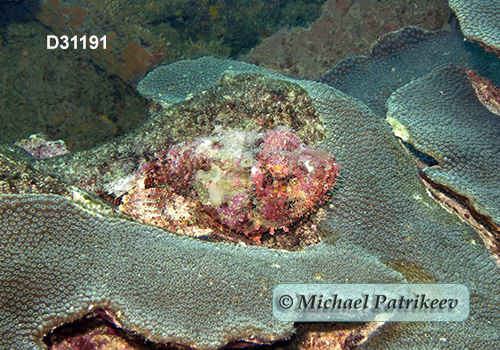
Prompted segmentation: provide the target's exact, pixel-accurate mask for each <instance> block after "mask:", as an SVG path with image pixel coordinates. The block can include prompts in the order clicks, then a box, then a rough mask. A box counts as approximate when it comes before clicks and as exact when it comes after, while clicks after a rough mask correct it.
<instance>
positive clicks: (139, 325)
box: [0, 195, 403, 350]
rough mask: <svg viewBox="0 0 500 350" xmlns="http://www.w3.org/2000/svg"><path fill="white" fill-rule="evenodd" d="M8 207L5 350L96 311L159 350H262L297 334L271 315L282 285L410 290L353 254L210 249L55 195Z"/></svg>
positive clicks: (346, 249)
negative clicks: (387, 284) (235, 345)
mask: <svg viewBox="0 0 500 350" xmlns="http://www.w3.org/2000/svg"><path fill="white" fill-rule="evenodd" d="M1 199H2V201H1V204H0V217H1V218H2V220H1V222H0V232H1V244H2V252H1V253H2V257H3V259H2V262H1V270H0V273H1V275H0V276H1V279H2V281H3V283H2V285H1V286H0V293H1V294H2V309H1V310H2V313H1V315H0V325H1V328H0V333H1V334H2V337H1V338H0V345H1V347H2V349H18V350H21V349H43V348H44V346H43V345H42V342H41V338H42V336H43V335H44V334H45V333H47V332H48V331H50V330H52V328H53V327H56V326H58V325H60V324H61V323H63V322H70V321H73V320H76V319H78V318H80V317H81V316H82V315H84V314H86V313H89V312H90V311H92V310H95V309H96V308H106V309H108V310H110V311H111V312H113V313H114V314H115V316H116V318H117V319H118V321H119V324H120V325H121V326H122V327H123V328H125V329H127V330H134V331H136V332H138V333H140V334H143V335H144V336H146V337H147V338H149V339H151V340H153V341H158V342H172V343H179V344H184V345H191V346H195V347H197V348H201V349H214V348H217V347H219V346H221V345H224V344H226V343H228V342H231V341H234V340H240V339H248V340H249V341H252V340H253V341H256V342H259V341H264V342H265V341H270V340H273V339H281V338H283V337H285V336H287V335H289V334H290V333H291V332H292V330H293V324H292V323H283V322H279V321H277V320H276V319H274V317H273V315H272V309H271V304H270V301H271V294H272V288H273V286H274V285H275V284H276V283H279V282H280V281H297V282H299V281H302V282H313V281H321V282H327V281H331V282H334V281H335V282H343V281H352V282H356V281H357V282H360V281H366V282H370V281H371V282H375V281H377V280H379V279H380V278H384V279H385V280H387V281H401V280H403V278H402V276H401V275H400V274H399V273H397V272H394V271H392V270H390V269H389V268H387V267H386V266H384V265H383V264H381V263H380V262H379V261H378V260H377V259H375V258H374V257H371V256H370V254H368V253H366V252H365V251H363V250H362V249H359V248H355V247H353V246H351V245H349V244H347V245H345V244H339V245H337V246H336V247H333V246H327V245H316V246H314V247H311V248H308V249H306V251H305V252H298V253H290V252H279V251H275V250H270V249H265V248H258V247H239V246H235V245H228V244H221V243H219V244H214V243H206V242H201V241H198V240H195V239H191V238H185V237H178V236H174V235H171V234H166V233H165V232H164V231H163V230H160V229H156V228H152V227H148V226H143V225H139V224H134V223H130V222H127V221H123V220H107V219H104V218H102V217H100V216H96V215H93V214H90V213H88V212H85V211H83V210H81V209H80V208H78V207H77V206H75V205H74V204H72V203H70V202H68V201H67V200H64V199H62V198H60V197H56V196H47V195H40V196H30V197H29V198H28V196H25V197H23V196H5V195H4V196H2V198H1ZM19 220H22V221H23V222H24V225H23V228H22V229H19V228H18V226H17V225H18V222H19Z"/></svg>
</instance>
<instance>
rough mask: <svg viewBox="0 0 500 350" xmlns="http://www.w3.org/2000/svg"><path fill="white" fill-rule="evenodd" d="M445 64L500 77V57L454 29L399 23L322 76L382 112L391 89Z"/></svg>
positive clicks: (379, 113) (378, 112)
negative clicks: (433, 29)
mask: <svg viewBox="0 0 500 350" xmlns="http://www.w3.org/2000/svg"><path fill="white" fill-rule="evenodd" d="M443 64H455V65H463V66H465V67H468V68H469V69H474V70H477V71H478V72H479V73H480V74H481V75H483V76H486V77H488V78H489V79H492V80H493V81H495V82H496V83H500V74H499V72H500V61H499V60H498V58H497V57H496V56H495V55H493V54H488V53H485V52H484V50H483V49H482V48H480V47H478V46H477V45H475V44H472V43H470V42H467V41H464V37H463V35H462V34H461V33H458V32H446V31H436V32H428V31H425V30H422V29H419V28H415V27H409V28H403V29H401V30H399V31H397V32H394V33H390V34H387V35H385V36H383V37H382V38H380V39H379V40H378V42H377V43H376V44H375V45H374V46H373V48H372V49H371V53H370V54H369V55H367V56H358V57H351V58H348V59H346V60H344V61H342V62H340V63H339V64H338V65H336V66H335V67H334V68H332V69H331V70H330V71H328V72H326V73H325V74H324V75H323V77H322V78H321V79H320V81H321V82H323V83H325V84H328V85H330V86H333V87H334V88H336V89H339V90H340V91H342V92H344V93H346V94H349V95H351V96H353V97H356V98H358V99H360V100H362V101H363V102H364V103H366V104H367V105H368V107H370V108H371V109H372V110H373V111H374V112H375V113H376V114H378V115H379V116H380V117H381V118H385V113H386V111H387V109H386V107H385V103H386V101H387V99H388V98H389V96H390V95H391V93H392V92H394V91H396V90H397V89H398V88H400V87H402V86H404V85H405V84H407V83H409V82H411V81H412V80H414V79H416V78H419V77H421V76H423V75H425V74H427V73H430V72H431V71H432V70H433V69H434V68H437V67H439V66H441V65H443Z"/></svg>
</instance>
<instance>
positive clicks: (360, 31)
mask: <svg viewBox="0 0 500 350" xmlns="http://www.w3.org/2000/svg"><path fill="white" fill-rule="evenodd" d="M450 15H451V11H450V9H449V8H448V6H446V3H445V2H444V1H432V0H425V1H422V0H420V1H416V0H411V1H387V0H386V1H377V0H342V1H338V0H329V1H326V3H325V4H324V6H323V13H322V14H321V16H320V17H319V19H317V20H316V21H315V22H313V23H312V24H311V25H310V26H309V27H308V28H293V29H291V30H281V31H279V32H277V33H275V34H274V35H272V36H271V37H269V38H266V39H265V40H263V41H262V43H261V44H259V45H257V46H256V47H254V48H253V49H252V51H251V52H250V54H248V55H246V56H243V57H242V59H243V60H245V61H248V62H251V63H255V64H258V65H259V66H262V67H266V68H269V69H273V70H275V71H278V72H280V73H282V74H285V75H288V76H293V77H296V78H300V79H318V78H319V77H320V76H321V75H322V74H323V73H324V72H326V71H327V70H328V69H330V68H331V67H332V66H333V65H334V64H335V63H337V62H339V61H340V60H342V59H344V58H346V57H349V56H353V55H360V54H364V52H366V51H367V50H368V49H369V47H370V46H371V45H372V44H373V43H374V42H375V41H376V40H377V39H378V38H379V37H380V36H382V35H384V34H386V33H388V32H391V31H394V30H398V29H399V28H401V27H404V26H408V25H415V26H417V25H418V26H420V27H422V28H425V29H428V30H436V29H440V28H442V26H443V25H445V24H446V21H447V20H448V18H449V17H450Z"/></svg>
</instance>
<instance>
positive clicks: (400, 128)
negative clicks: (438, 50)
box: [387, 66, 500, 226]
mask: <svg viewBox="0 0 500 350" xmlns="http://www.w3.org/2000/svg"><path fill="white" fill-rule="evenodd" d="M387 106H388V113H387V120H388V121H389V123H390V124H391V125H393V127H394V130H395V133H396V135H397V136H398V137H401V138H402V139H403V140H404V141H405V142H407V143H409V144H411V145H412V146H413V147H415V148H416V149H417V150H418V151H420V152H421V153H423V154H426V155H429V156H431V157H432V158H433V159H434V160H435V161H436V162H437V163H438V164H437V165H435V166H432V167H426V168H425V169H423V172H424V174H425V175H426V176H427V177H429V178H430V179H431V180H432V181H434V182H436V183H438V184H441V185H443V186H445V187H447V188H450V189H451V190H452V191H453V192H454V193H456V194H459V195H461V196H464V197H466V198H468V199H469V201H470V204H471V205H472V206H473V208H474V209H475V210H476V211H478V212H479V213H480V214H482V215H484V216H485V217H488V218H490V219H491V220H492V221H493V222H494V223H495V224H496V225H497V226H498V225H500V190H499V186H498V184H499V183H500V166H499V164H500V163H499V160H500V140H499V139H498V135H500V127H499V125H500V124H499V116H498V115H496V114H493V113H491V112H490V111H489V110H488V108H487V107H485V106H484V105H483V104H482V103H481V101H480V100H479V98H478V96H477V94H476V90H475V89H474V87H473V85H472V83H471V81H470V78H469V76H468V74H467V71H466V70H465V69H462V68H457V67H454V66H451V67H450V66H447V67H444V68H440V69H437V70H435V71H434V72H432V73H430V74H428V75H426V76H424V77H422V78H420V79H417V80H415V81H413V82H411V83H410V84H407V85H406V86H404V87H403V88H401V89H399V90H397V91H396V92H395V93H394V94H393V95H392V96H391V98H390V99H389V101H388V103H387Z"/></svg>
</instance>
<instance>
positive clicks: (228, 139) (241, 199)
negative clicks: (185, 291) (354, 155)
mask: <svg viewBox="0 0 500 350" xmlns="http://www.w3.org/2000/svg"><path fill="white" fill-rule="evenodd" d="M338 170H339V167H338V165H337V163H336V162H335V158H334V156H333V155H332V154H331V153H330V152H329V151H327V150H325V149H320V148H313V147H309V146H306V145H304V144H303V143H302V141H301V140H300V138H299V137H298V136H297V135H295V134H294V133H293V132H292V130H291V129H289V128H286V127H277V128H275V129H272V130H269V131H267V132H266V133H265V135H263V136H262V135H258V134H257V133H255V132H246V131H239V130H224V131H221V132H219V133H218V135H216V136H212V137H208V138H198V139H196V140H194V141H190V142H184V143H181V144H178V145H175V146H173V147H172V148H170V150H169V151H168V152H165V153H163V154H159V155H157V160H156V161H154V162H153V163H151V164H149V165H147V166H144V172H145V178H144V179H143V178H141V179H140V185H139V189H137V190H135V191H132V192H131V193H130V194H128V195H125V196H124V198H123V205H122V206H121V207H120V209H121V210H122V211H124V212H125V213H130V214H132V215H134V216H136V217H138V218H139V219H141V216H144V215H146V217H145V220H143V221H145V222H149V223H151V222H152V220H151V217H152V216H153V217H158V223H160V224H161V225H160V226H163V227H168V228H170V229H172V228H173V231H177V232H178V231H179V229H176V228H175V226H176V225H177V224H178V223H180V224H181V227H182V229H184V228H185V227H186V221H189V217H187V216H186V217H185V218H184V220H182V221H179V218H178V217H173V218H171V217H169V216H168V219H165V215H164V214H165V213H166V212H174V211H176V210H177V211H179V208H178V204H176V203H175V202H174V203H171V202H169V201H166V200H165V199H168V198H172V196H173V194H171V193H170V192H176V193H177V194H178V195H179V194H180V195H183V196H187V197H191V198H194V199H198V200H199V202H200V203H201V206H202V207H203V209H204V210H205V212H207V213H208V214H210V215H211V216H212V217H213V218H214V219H215V220H217V221H218V222H220V223H221V224H223V225H225V226H226V227H228V228H230V229H232V230H235V231H237V232H240V233H243V234H245V235H246V236H256V238H255V239H259V238H260V234H262V232H266V231H270V232H271V234H274V230H275V229H279V228H283V229H285V231H287V230H288V229H287V228H288V227H289V226H290V225H292V224H293V223H295V222H296V221H297V220H299V219H300V218H302V217H303V216H304V215H306V214H308V213H310V212H312V211H313V210H315V209H316V207H317V206H319V205H320V204H321V203H323V202H324V200H325V197H326V195H327V192H328V191H330V190H331V188H332V186H333V185H334V184H335V180H336V179H337V177H338ZM165 185H166V186H167V187H166V188H164V189H163V190H161V189H156V191H155V193H153V192H152V191H151V190H148V189H150V188H152V187H155V188H156V187H159V186H165ZM143 190H146V193H147V195H145V194H144V192H143ZM161 191H163V193H161ZM153 196H156V197H157V198H156V199H155V200H152V198H153ZM164 198H165V199H164ZM155 202H156V203H157V204H156V207H157V208H158V212H157V213H156V214H155V213H154V208H155ZM166 203H171V204H172V205H174V206H175V207H174V208H175V209H176V210H174V208H171V206H172V205H169V207H166ZM138 206H139V207H138ZM141 206H145V208H144V209H142V208H141ZM192 207H193V208H195V206H192ZM187 225H189V224H187Z"/></svg>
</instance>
